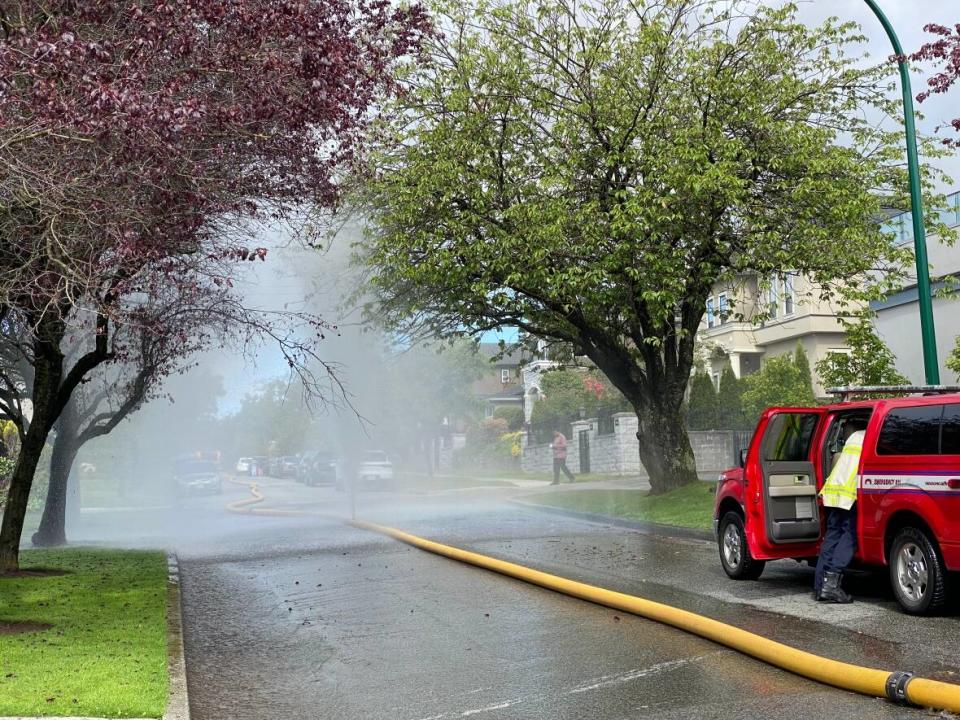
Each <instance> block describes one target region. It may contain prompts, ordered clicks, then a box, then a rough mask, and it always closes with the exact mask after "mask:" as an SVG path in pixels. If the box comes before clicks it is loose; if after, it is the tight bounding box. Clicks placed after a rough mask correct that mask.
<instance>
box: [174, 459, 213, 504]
mask: <svg viewBox="0 0 960 720" xmlns="http://www.w3.org/2000/svg"><path fill="white" fill-rule="evenodd" d="M174 480H175V481H176V485H177V491H178V492H179V493H180V494H181V495H190V494H194V493H203V492H207V493H214V494H216V493H220V492H221V491H222V489H223V486H222V482H221V479H220V468H219V466H218V465H217V463H215V462H213V461H211V460H198V459H196V458H193V457H190V458H183V459H179V460H177V461H176V462H175V463H174Z"/></svg>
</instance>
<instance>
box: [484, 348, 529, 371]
mask: <svg viewBox="0 0 960 720" xmlns="http://www.w3.org/2000/svg"><path fill="white" fill-rule="evenodd" d="M509 347H510V346H509V345H508V346H507V352H506V353H504V356H503V357H502V358H501V357H497V356H498V355H500V353H501V352H502V350H501V348H500V343H480V346H479V347H478V348H477V352H478V353H479V354H480V357H482V358H483V359H484V360H489V361H491V364H493V365H500V366H504V365H505V366H509V367H519V365H520V363H521V361H522V360H523V351H522V350H520V349H519V348H517V349H513V350H510V349H509ZM494 358H496V359H494Z"/></svg>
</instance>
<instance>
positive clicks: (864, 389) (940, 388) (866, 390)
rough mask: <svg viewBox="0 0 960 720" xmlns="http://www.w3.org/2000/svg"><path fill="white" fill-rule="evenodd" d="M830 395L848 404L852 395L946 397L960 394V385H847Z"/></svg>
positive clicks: (830, 392)
mask: <svg viewBox="0 0 960 720" xmlns="http://www.w3.org/2000/svg"><path fill="white" fill-rule="evenodd" d="M827 393H829V394H830V395H839V396H840V402H846V401H847V400H849V399H850V396H851V395H891V394H897V395H946V394H948V393H960V385H863V386H860V387H858V386H856V385H846V386H844V387H835V388H828V389H827Z"/></svg>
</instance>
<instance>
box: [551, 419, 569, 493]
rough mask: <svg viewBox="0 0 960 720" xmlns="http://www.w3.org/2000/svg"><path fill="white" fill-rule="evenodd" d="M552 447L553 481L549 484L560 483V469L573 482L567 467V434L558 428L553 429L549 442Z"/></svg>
mask: <svg viewBox="0 0 960 720" xmlns="http://www.w3.org/2000/svg"><path fill="white" fill-rule="evenodd" d="M550 447H552V448H553V482H552V483H550V484H551V485H559V484H560V471H561V470H562V471H563V472H564V474H565V475H566V476H567V477H568V478H569V479H570V482H573V473H572V472H570V468H568V467H567V436H566V435H564V434H563V433H562V432H560V431H559V430H554V431H553V442H552V443H551V444H550Z"/></svg>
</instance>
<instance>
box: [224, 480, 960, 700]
mask: <svg viewBox="0 0 960 720" xmlns="http://www.w3.org/2000/svg"><path fill="white" fill-rule="evenodd" d="M232 482H235V483H236V484H238V485H247V486H248V487H249V488H250V492H251V493H252V494H253V497H252V498H248V499H245V500H239V501H236V502H232V503H230V504H229V505H227V509H228V510H230V511H231V512H237V513H249V514H257V515H302V516H314V517H326V518H330V519H336V520H341V521H344V522H346V523H347V524H349V525H352V526H353V527H356V528H360V529H363V530H369V531H371V532H376V533H380V534H382V535H386V536H388V537H392V538H394V539H395V540H399V541H400V542H404V543H407V544H408V545H412V546H414V547H417V548H420V549H421V550H426V551H427V552H431V553H434V554H436V555H442V556H444V557H447V558H450V559H451V560H457V561H459V562H463V563H468V564H470V565H474V566H476V567H480V568H484V569H485V570H492V571H493V572H496V573H500V574H501V575H506V576H508V577H512V578H515V579H517V580H522V581H523V582H526V583H530V584H533V585H538V586H540V587H543V588H546V589H548V590H553V591H555V592H559V593H563V594H564V595H569V596H570V597H575V598H579V599H581V600H586V601H588V602H592V603H596V604H597V605H604V606H606V607H609V608H613V609H615V610H620V611H622V612H627V613H631V614H633V615H639V616H640V617H644V618H648V619H650V620H656V621H657V622H661V623H663V624H665V625H670V626H672V627H675V628H678V629H680V630H684V631H686V632H689V633H693V634H694V635H699V636H700V637H702V638H706V639H707V640H712V641H713V642H715V643H718V644H720V645H725V646H726V647H729V648H733V649H734V650H739V651H740V652H742V653H744V654H745V655H750V656H751V657H755V658H757V659H758V660H763V661H764V662H766V663H768V664H770V665H773V666H774V667H778V668H781V669H782V670H788V671H789V672H792V673H795V674H797V675H802V676H803V677H806V678H810V679H811V680H816V681H817V682H821V683H824V684H826V685H833V686H834V687H838V688H840V689H842V690H850V691H852V692H857V693H860V694H862V695H869V696H871V697H880V698H888V699H891V700H898V701H902V702H905V703H909V704H911V705H916V706H918V707H928V708H934V709H936V710H948V711H950V712H954V713H960V685H953V684H951V683H944V682H940V681H938V680H928V679H927V678H920V677H912V676H910V675H909V674H906V673H902V672H893V673H892V672H890V671H889V670H879V669H877V668H867V667H861V666H859V665H851V664H850V663H845V662H840V661H838V660H831V659H830V658H825V657H821V656H820V655H814V654H813V653H808V652H805V651H804V650H798V649H797V648H794V647H790V646H789V645H784V644H783V643H778V642H776V641H774V640H770V639H768V638H765V637H761V636H760V635H756V634H754V633H751V632H747V631H746V630H742V629H740V628H738V627H734V626H733V625H727V624H726V623H722V622H720V621H718V620H712V619H710V618H708V617H704V616H703V615H697V614H696V613H692V612H689V611H687V610H681V609H679V608H675V607H672V606H670V605H664V604H663V603H658V602H653V601H652V600H645V599H644V598H640V597H636V596H634V595H627V594H626V593H620V592H615V591H613V590H607V589H605V588H599V587H596V586H594V585H588V584H587V583H582V582H577V581H576V580H569V579H567V578H563V577H560V576H558V575H551V574H550V573H545V572H541V571H539V570H533V569H531V568H528V567H524V566H523V565H516V564H514V563H511V562H507V561H505V560H497V559H496V558H492V557H488V556H487V555H481V554H479V553H475V552H470V551H469V550H461V549H460V548H455V547H452V546H450V545H443V544H442V543H438V542H434V541H432V540H427V539H425V538H422V537H418V536H417V535H411V534H410V533H406V532H403V531H402V530H397V529H396V528H391V527H386V526H384V525H376V524H374V523H368V522H364V521H362V520H352V521H351V520H345V519H344V518H342V517H336V516H333V515H330V514H327V513H319V512H310V511H298V510H271V509H269V508H262V509H261V508H251V507H249V506H250V505H254V504H258V503H261V502H263V501H264V500H265V497H264V496H263V494H262V493H261V492H260V491H259V489H258V488H257V484H256V483H255V482H244V481H241V480H232ZM888 686H894V687H896V688H897V691H894V690H893V689H889V690H888Z"/></svg>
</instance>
